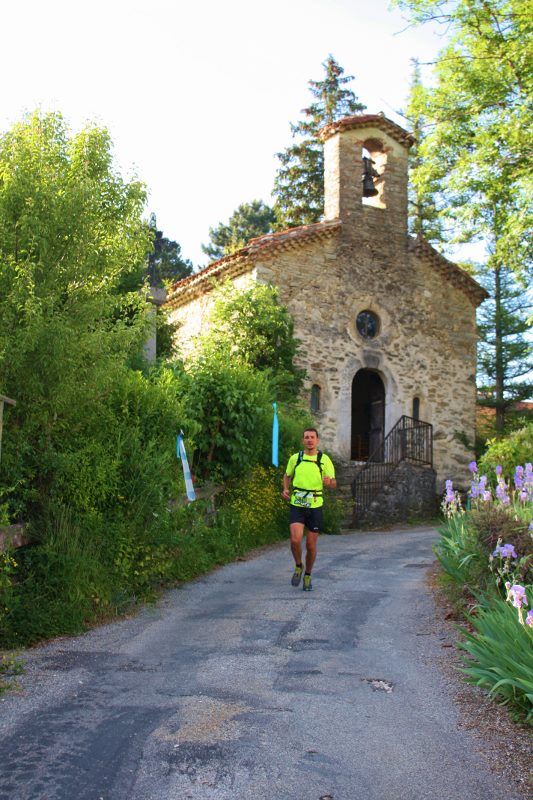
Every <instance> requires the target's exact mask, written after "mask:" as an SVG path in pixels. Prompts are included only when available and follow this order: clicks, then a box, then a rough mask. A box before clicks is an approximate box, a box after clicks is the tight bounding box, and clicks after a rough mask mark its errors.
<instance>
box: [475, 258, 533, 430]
mask: <svg viewBox="0 0 533 800" xmlns="http://www.w3.org/2000/svg"><path fill="white" fill-rule="evenodd" d="M485 288H486V289H487V290H488V291H489V292H490V295H491V297H490V299H489V300H486V301H485V303H484V304H483V305H482V306H481V309H480V314H479V326H478V329H479V337H480V342H479V348H478V375H479V383H480V386H479V390H480V404H481V405H483V406H488V407H489V408H494V409H496V430H497V431H498V432H499V433H501V432H502V431H503V430H504V425H505V418H506V415H507V413H508V412H509V410H510V409H512V408H513V406H514V405H515V403H516V402H517V401H520V400H528V399H529V398H531V397H533V385H532V383H531V374H532V373H533V345H532V342H531V339H530V338H529V339H528V338H527V334H528V332H529V331H530V330H531V326H530V324H529V321H528V314H531V310H532V309H533V298H532V297H531V293H530V295H529V297H528V294H527V292H524V289H523V287H522V286H520V285H519V284H518V282H517V280H516V278H515V276H514V274H513V272H512V271H511V270H509V269H504V268H501V267H497V268H496V269H495V270H494V271H493V272H491V273H489V274H488V275H487V278H486V280H485Z"/></svg>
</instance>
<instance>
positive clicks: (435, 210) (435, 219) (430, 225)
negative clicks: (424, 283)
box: [403, 59, 447, 246]
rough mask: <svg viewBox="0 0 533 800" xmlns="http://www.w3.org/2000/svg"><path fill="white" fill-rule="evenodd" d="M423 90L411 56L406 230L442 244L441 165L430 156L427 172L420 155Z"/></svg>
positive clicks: (423, 128) (423, 135)
mask: <svg viewBox="0 0 533 800" xmlns="http://www.w3.org/2000/svg"><path fill="white" fill-rule="evenodd" d="M426 102H427V100H426V92H425V89H424V86H423V84H422V77H421V71H420V64H419V62H418V60H416V59H414V60H413V77H412V82H411V88H410V92H409V99H408V104H407V108H406V110H405V113H404V114H403V116H404V117H405V119H406V121H407V123H408V127H409V129H410V131H411V132H412V134H413V135H414V137H415V143H414V144H413V146H412V147H411V149H410V151H409V186H408V191H409V200H408V202H409V230H410V233H412V234H413V235H414V236H423V237H424V239H427V241H429V242H431V243H432V244H434V245H437V246H438V245H439V244H442V243H443V242H444V241H445V239H446V235H447V233H446V232H445V230H444V216H443V214H442V209H443V206H444V202H445V200H444V198H443V196H442V186H441V183H442V179H443V172H442V167H441V169H439V166H441V165H440V164H435V163H434V160H433V159H432V160H431V165H430V170H429V174H428V171H427V170H426V168H425V167H426V165H425V161H424V158H423V156H422V143H423V142H424V140H425V138H426V136H427V120H426V116H425V108H426Z"/></svg>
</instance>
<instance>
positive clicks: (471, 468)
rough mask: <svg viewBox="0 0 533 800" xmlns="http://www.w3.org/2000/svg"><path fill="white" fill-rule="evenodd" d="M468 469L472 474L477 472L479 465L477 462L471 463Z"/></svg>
mask: <svg viewBox="0 0 533 800" xmlns="http://www.w3.org/2000/svg"><path fill="white" fill-rule="evenodd" d="M468 469H469V470H470V472H472V473H474V472H477V464H476V462H475V461H471V462H470V464H469V465H468Z"/></svg>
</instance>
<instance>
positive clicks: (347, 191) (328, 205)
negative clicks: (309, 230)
mask: <svg viewBox="0 0 533 800" xmlns="http://www.w3.org/2000/svg"><path fill="white" fill-rule="evenodd" d="M320 136H321V138H322V141H323V142H324V215H325V219H326V220H333V219H340V220H341V222H342V231H343V234H342V235H343V238H346V237H347V238H349V239H353V238H356V237H357V238H360V237H361V236H362V237H363V238H365V237H366V235H369V236H371V237H377V236H379V237H380V238H382V237H384V236H386V237H387V238H388V239H390V238H391V237H392V238H393V239H396V237H401V238H402V244H403V247H404V248H405V236H406V233H407V168H408V162H407V156H408V152H409V148H410V147H411V145H412V144H413V142H414V138H413V137H412V135H411V134H409V133H408V132H407V131H405V130H404V129H403V128H400V126H399V125H396V124H395V123H394V122H392V121H391V120H389V119H387V118H386V117H385V116H382V115H381V114H359V115H357V116H354V117H345V118H344V119H341V120H339V121H338V122H333V123H331V124H330V125H326V127H325V128H323V129H322V130H321V132H320Z"/></svg>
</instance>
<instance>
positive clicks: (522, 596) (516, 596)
mask: <svg viewBox="0 0 533 800" xmlns="http://www.w3.org/2000/svg"><path fill="white" fill-rule="evenodd" d="M507 599H508V600H512V602H513V606H514V607H515V608H522V606H527V594H526V590H525V589H524V587H523V586H520V584H519V583H515V584H514V586H511V588H510V589H509V593H508V597H507Z"/></svg>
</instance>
